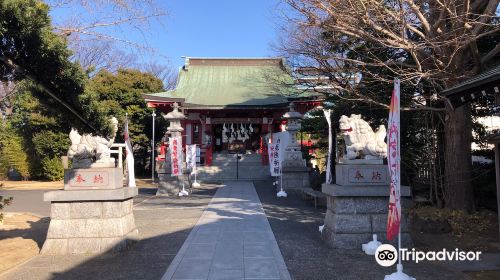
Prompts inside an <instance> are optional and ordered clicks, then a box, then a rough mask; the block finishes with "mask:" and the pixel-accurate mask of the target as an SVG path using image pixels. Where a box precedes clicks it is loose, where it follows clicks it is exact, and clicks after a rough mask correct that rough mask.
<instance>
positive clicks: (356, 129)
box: [339, 114, 387, 159]
mask: <svg viewBox="0 0 500 280" xmlns="http://www.w3.org/2000/svg"><path fill="white" fill-rule="evenodd" d="M339 124H340V125H339V126H340V131H341V132H342V137H343V138H344V141H345V145H346V154H345V158H346V159H356V158H364V159H383V158H385V157H387V144H386V143H385V141H384V139H385V137H386V133H387V131H386V129H385V126H383V125H380V126H379V128H378V130H377V131H376V132H374V131H373V129H372V128H371V127H370V125H369V124H368V123H367V122H366V121H365V120H363V119H362V118H361V115H354V114H352V115H351V116H350V117H347V116H341V117H340V120H339Z"/></svg>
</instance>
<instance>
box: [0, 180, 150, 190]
mask: <svg viewBox="0 0 500 280" xmlns="http://www.w3.org/2000/svg"><path fill="white" fill-rule="evenodd" d="M136 184H137V186H138V187H139V188H151V187H155V184H153V183H152V182H151V179H145V178H138V179H136ZM0 187H1V188H2V189H4V190H60V189H63V188H64V182H63V181H62V180H61V181H54V182H43V181H2V180H0Z"/></svg>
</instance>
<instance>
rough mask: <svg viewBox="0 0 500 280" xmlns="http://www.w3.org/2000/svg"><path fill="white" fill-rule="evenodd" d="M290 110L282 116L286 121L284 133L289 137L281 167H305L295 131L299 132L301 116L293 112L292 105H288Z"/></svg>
mask: <svg viewBox="0 0 500 280" xmlns="http://www.w3.org/2000/svg"><path fill="white" fill-rule="evenodd" d="M289 108H290V110H289V111H288V112H286V113H285V114H284V115H283V119H285V120H286V131H287V132H288V134H289V135H290V138H289V139H290V141H289V142H288V146H287V147H286V148H285V153H284V155H285V156H284V160H283V167H288V166H306V161H305V160H304V159H303V158H302V152H301V150H300V145H299V144H298V143H297V131H299V130H300V121H301V120H302V118H303V115H302V114H301V113H299V112H297V111H295V108H294V105H293V103H290V106H289Z"/></svg>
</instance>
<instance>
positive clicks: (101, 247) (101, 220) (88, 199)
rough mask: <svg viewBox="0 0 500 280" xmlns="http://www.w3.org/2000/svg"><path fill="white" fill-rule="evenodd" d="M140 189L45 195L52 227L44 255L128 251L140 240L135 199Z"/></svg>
mask: <svg viewBox="0 0 500 280" xmlns="http://www.w3.org/2000/svg"><path fill="white" fill-rule="evenodd" d="M136 195H137V188H123V187H122V188H118V189H102V190H61V191H51V192H47V193H45V195H44V200H45V201H50V203H51V213H50V218H51V220H50V225H49V230H48V233H47V239H46V240H45V243H44V244H43V247H42V250H41V254H50V255H66V254H89V253H91V254H97V253H107V252H117V251H122V250H126V249H127V248H128V247H129V245H130V244H131V243H133V242H135V241H137V240H138V230H137V228H136V226H135V220H134V215H133V212H132V209H133V197H134V196H136Z"/></svg>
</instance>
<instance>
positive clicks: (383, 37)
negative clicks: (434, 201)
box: [286, 0, 500, 210]
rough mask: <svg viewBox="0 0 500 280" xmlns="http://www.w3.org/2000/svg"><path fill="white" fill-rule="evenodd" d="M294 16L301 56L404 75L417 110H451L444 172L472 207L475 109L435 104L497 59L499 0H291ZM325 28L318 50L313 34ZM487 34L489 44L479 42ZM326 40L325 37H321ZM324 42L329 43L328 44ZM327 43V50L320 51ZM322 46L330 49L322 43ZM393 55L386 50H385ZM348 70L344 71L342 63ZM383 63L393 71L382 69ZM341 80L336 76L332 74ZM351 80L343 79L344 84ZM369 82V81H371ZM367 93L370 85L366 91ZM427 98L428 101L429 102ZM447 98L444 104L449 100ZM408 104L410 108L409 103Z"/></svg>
mask: <svg viewBox="0 0 500 280" xmlns="http://www.w3.org/2000/svg"><path fill="white" fill-rule="evenodd" d="M286 2H287V3H288V4H289V6H290V7H291V8H292V9H293V11H294V14H295V15H297V16H296V17H293V16H292V21H293V24H294V26H295V29H293V30H292V35H293V36H294V41H295V43H297V44H295V45H293V44H292V45H291V47H292V48H291V49H294V46H297V45H299V46H301V47H302V50H304V49H306V50H309V51H305V52H304V51H301V50H299V49H295V50H296V54H298V57H300V58H301V62H304V61H305V62H308V61H309V62H311V61H312V62H314V63H315V66H317V67H319V68H322V67H325V66H327V67H330V68H336V69H337V72H345V73H353V72H354V73H357V72H358V71H360V72H361V73H362V75H363V80H364V81H365V82H366V81H371V82H385V83H390V82H391V79H390V77H391V76H398V77H400V78H401V79H402V82H403V84H408V85H413V86H416V91H413V92H411V93H410V94H411V96H412V97H420V98H421V100H423V101H424V102H423V103H422V104H421V106H420V105H419V104H418V103H413V105H414V106H413V107H412V108H411V109H413V110H421V109H425V110H435V111H438V110H443V111H444V113H445V117H444V122H445V124H444V126H445V139H444V140H445V143H446V144H445V174H446V188H445V191H446V195H445V200H446V201H445V203H446V206H447V207H450V208H455V209H466V210H470V209H472V208H473V201H474V200H473V192H472V187H471V168H472V166H471V138H472V133H471V130H472V120H471V108H470V106H468V105H466V106H463V107H460V108H458V109H456V110H453V109H452V108H450V107H448V106H447V105H446V107H445V108H434V107H430V106H428V105H429V101H431V100H433V102H434V103H438V102H437V101H436V100H439V99H441V98H442V97H441V96H440V95H439V93H440V92H441V91H442V90H443V89H446V88H450V87H453V86H454V85H456V84H458V83H460V82H461V81H463V80H465V79H467V78H468V77H471V76H473V75H475V74H478V73H480V72H481V71H482V70H483V69H484V68H486V67H488V65H491V64H492V63H495V61H498V60H497V59H498V53H499V52H500V42H499V40H498V36H497V35H498V34H499V32H500V26H499V25H498V24H497V20H496V14H495V13H496V11H497V9H498V5H499V1H498V0H477V1H469V0H463V1H457V0H444V1H431V0H390V1H370V0H345V1H336V0H286ZM317 34H321V36H326V37H327V38H326V40H319V42H320V45H319V46H320V48H318V45H314V40H312V41H311V38H320V37H321V36H315V35H317ZM486 38H489V39H490V44H489V45H487V46H485V45H484V44H480V42H481V41H482V40H484V39H486ZM323 39H324V38H323ZM325 44H326V45H327V46H325ZM321 47H326V48H327V49H328V51H327V52H322V48H321ZM323 50H324V48H323ZM382 51H383V52H385V53H386V54H388V53H390V55H389V56H387V55H383V56H381V55H380V53H381V52H382ZM342 68H344V70H338V69H342ZM380 69H382V70H383V71H385V72H387V73H389V75H380V71H381V70H380ZM331 80H332V81H333V84H335V85H338V84H339V83H338V82H339V81H338V80H339V79H338V77H332V79H331ZM344 86H345V84H344ZM367 86H368V87H369V85H367ZM352 92H353V93H355V99H358V101H360V102H367V103H372V104H374V105H377V104H378V105H380V106H383V107H386V108H387V105H385V104H383V103H380V102H377V100H375V99H373V98H371V97H370V95H369V94H360V93H359V92H358V94H356V91H352ZM365 93H366V91H365ZM425 101H427V102H425ZM445 104H446V103H445ZM406 109H410V108H406Z"/></svg>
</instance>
